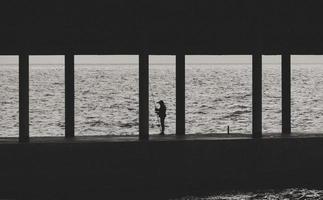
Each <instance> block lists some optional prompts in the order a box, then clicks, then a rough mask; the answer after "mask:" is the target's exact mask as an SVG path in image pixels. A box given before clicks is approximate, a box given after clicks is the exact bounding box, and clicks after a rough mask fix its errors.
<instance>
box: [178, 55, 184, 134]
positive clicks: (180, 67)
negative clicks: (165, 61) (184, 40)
mask: <svg viewBox="0 0 323 200" xmlns="http://www.w3.org/2000/svg"><path fill="white" fill-rule="evenodd" d="M176 135H185V55H184V54H177V55H176Z"/></svg>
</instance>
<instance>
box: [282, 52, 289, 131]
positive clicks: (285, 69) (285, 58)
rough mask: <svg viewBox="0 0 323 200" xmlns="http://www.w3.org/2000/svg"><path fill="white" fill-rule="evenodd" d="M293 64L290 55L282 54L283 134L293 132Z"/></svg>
mask: <svg viewBox="0 0 323 200" xmlns="http://www.w3.org/2000/svg"><path fill="white" fill-rule="evenodd" d="M290 85H291V65H290V55H289V54H283V55H282V134H287V135H288V134H290V133H291V102H290V101H291V87H290Z"/></svg>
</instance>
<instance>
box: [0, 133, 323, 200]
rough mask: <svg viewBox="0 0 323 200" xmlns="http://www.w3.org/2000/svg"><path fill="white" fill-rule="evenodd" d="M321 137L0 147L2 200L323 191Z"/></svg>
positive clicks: (43, 142) (88, 140) (9, 142)
mask: <svg viewBox="0 0 323 200" xmlns="http://www.w3.org/2000/svg"><path fill="white" fill-rule="evenodd" d="M322 142H323V138H322V137H318V136H315V137H314V136H313V137H312V136H295V137H288V136H286V137H281V136H279V135H277V136H268V137H264V138H262V139H252V138H251V137H248V136H240V135H235V136H231V137H227V136H222V137H219V136H217V137H212V136H185V137H175V136H166V137H159V136H152V137H151V140H150V141H149V142H148V141H138V139H137V138H136V137H80V138H73V139H63V138H35V139H33V138H32V139H31V141H30V143H27V144H23V143H20V144H19V143H18V142H15V141H13V139H3V140H2V141H1V145H0V159H1V165H0V186H1V187H0V194H2V195H3V197H14V198H15V197H21V196H23V197H33V198H37V197H39V198H44V197H46V198H49V197H50V198H52V197H53V198H76V197H77V198H93V197H101V196H106V197H113V198H117V197H120V198H126V197H131V198H133V197H136V198H154V199H156V198H160V199H165V198H166V199H167V198H175V197H181V196H186V195H199V194H206V193H208V194H209V193H212V192H213V193H214V192H216V191H221V190H227V189H230V190H234V189H239V190H241V189H249V190H250V189H251V190H252V191H254V190H255V189H256V188H271V189H272V188H283V187H306V186H308V187H312V186H315V187H319V186H322V185H323V182H322V180H323V174H322V173H321V170H322V167H323V159H322V158H323V145H321V144H322Z"/></svg>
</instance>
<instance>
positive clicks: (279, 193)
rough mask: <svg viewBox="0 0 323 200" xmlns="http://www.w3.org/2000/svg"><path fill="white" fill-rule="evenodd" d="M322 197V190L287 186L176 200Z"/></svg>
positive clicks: (265, 199) (256, 199)
mask: <svg viewBox="0 0 323 200" xmlns="http://www.w3.org/2000/svg"><path fill="white" fill-rule="evenodd" d="M322 198H323V190H318V189H307V188H288V189H284V190H260V191H255V192H227V193H219V194H209V195H206V196H203V197H198V196H186V197H181V198H177V199H176V200H247V199H252V200H281V199H286V200H287V199H322ZM173 200H175V199H173Z"/></svg>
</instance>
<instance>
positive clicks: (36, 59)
mask: <svg viewBox="0 0 323 200" xmlns="http://www.w3.org/2000/svg"><path fill="white" fill-rule="evenodd" d="M280 59H281V57H280V56H263V63H264V64H266V63H280V62H281V61H280ZM149 62H150V63H152V64H158V63H175V56H150V58H149ZM292 62H293V63H323V55H320V56H316V55H315V56H292ZM17 63H18V56H0V64H17ZM75 63H76V64H99V63H102V64H105V63H111V64H116V63H118V64H124V63H138V56H134V55H114V56H111V55H108V56H75ZM186 63H187V64H194V63H228V64H230V63H237V64H239V63H251V56H249V55H247V56H245V55H244V56H241V55H239V56H231V55H230V56H197V55H194V56H186ZM30 64H64V57H63V56H30Z"/></svg>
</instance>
